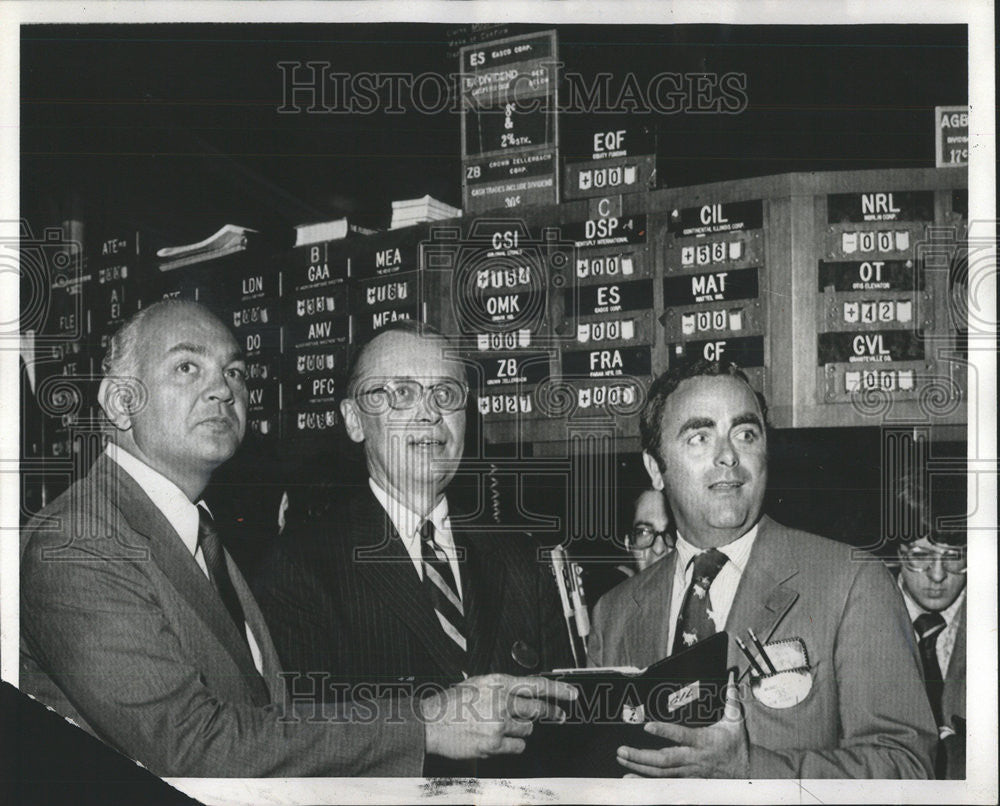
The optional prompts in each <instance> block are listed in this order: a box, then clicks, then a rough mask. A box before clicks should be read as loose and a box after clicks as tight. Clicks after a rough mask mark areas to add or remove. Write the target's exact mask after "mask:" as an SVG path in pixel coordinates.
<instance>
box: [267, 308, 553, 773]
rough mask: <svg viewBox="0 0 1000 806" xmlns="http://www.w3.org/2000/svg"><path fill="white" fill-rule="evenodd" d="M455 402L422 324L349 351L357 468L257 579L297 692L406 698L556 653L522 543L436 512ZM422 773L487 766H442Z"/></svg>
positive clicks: (443, 502) (450, 453) (457, 379)
mask: <svg viewBox="0 0 1000 806" xmlns="http://www.w3.org/2000/svg"><path fill="white" fill-rule="evenodd" d="M468 398H469V387H468V385H467V381H466V377H465V371H464V367H463V365H462V364H461V362H460V361H458V360H457V359H456V358H455V357H454V349H453V347H452V345H451V344H450V342H449V341H448V340H447V339H446V338H445V337H444V336H442V335H441V334H440V333H438V332H437V331H434V330H433V329H432V328H430V327H428V326H426V325H420V324H417V323H414V322H409V321H406V320H404V321H399V322H394V323H392V324H390V325H388V326H387V327H385V328H383V329H382V330H380V331H378V332H377V333H376V335H375V336H374V337H373V338H372V339H371V340H370V341H369V342H368V343H367V344H365V345H364V346H362V348H361V349H360V350H359V352H358V354H357V355H356V357H355V360H354V363H353V365H352V368H351V370H350V372H349V377H348V382H347V387H346V396H345V398H344V399H343V401H342V402H341V406H340V411H341V414H342V416H343V419H344V425H345V428H346V431H347V435H348V437H349V438H350V439H351V440H352V441H353V442H355V443H359V444H360V445H361V446H362V448H363V451H364V459H365V466H366V469H367V475H368V478H367V480H366V482H365V483H363V484H362V485H360V486H347V487H342V488H341V489H339V490H338V491H336V492H335V493H334V494H333V496H332V500H331V502H330V506H329V507H328V509H327V510H326V514H325V515H324V516H322V517H319V518H313V519H310V520H307V521H303V522H301V523H299V524H296V525H294V526H293V527H291V528H289V529H286V531H285V533H284V534H283V535H282V536H281V539H280V541H279V543H278V545H277V546H276V548H275V551H274V552H273V553H272V555H271V556H270V557H269V558H268V559H267V560H266V561H265V563H264V566H263V568H262V572H261V574H260V577H259V581H258V582H259V584H258V586H257V593H258V596H259V599H260V602H261V608H262V610H263V612H264V614H265V617H266V619H267V621H268V624H269V626H270V627H271V630H272V633H273V634H274V637H275V644H276V646H277V648H278V653H279V656H280V657H281V659H282V662H283V664H284V666H285V668H286V669H289V670H291V671H293V672H297V673H299V678H298V679H297V680H293V681H291V684H292V688H293V692H294V693H295V695H296V697H297V698H299V699H301V698H313V699H315V700H318V701H323V702H326V703H329V702H331V701H332V702H342V701H348V700H355V701H356V700H358V699H368V698H371V697H380V696H388V697H392V696H408V695H411V694H412V695H415V696H417V697H420V696H421V695H422V694H423V693H425V692H432V691H435V690H438V689H440V688H441V687H442V686H448V685H451V684H453V683H458V682H461V681H462V680H463V679H464V678H466V677H471V676H474V675H483V674H489V673H496V672H500V673H507V672H516V673H517V674H526V673H532V672H540V671H544V670H546V669H551V668H553V667H558V666H566V665H568V664H569V663H570V649H569V644H568V641H567V638H566V634H565V628H564V624H563V621H562V615H561V610H560V607H559V599H558V592H557V590H556V587H555V581H554V579H553V577H552V575H551V573H550V572H549V571H548V568H547V566H546V565H545V564H544V563H542V562H540V561H539V559H538V551H537V548H538V546H537V545H536V544H535V543H534V542H533V541H532V540H531V539H530V538H528V537H527V536H525V535H523V534H516V533H510V532H509V531H508V532H505V533H504V532H498V531H497V527H496V525H492V526H489V527H485V528H476V527H474V526H471V525H469V524H468V523H467V522H466V521H465V520H459V519H458V518H457V517H456V518H453V516H452V512H453V510H452V508H451V507H450V505H449V504H450V502H449V498H448V495H447V494H446V491H447V490H448V487H449V485H450V483H451V482H452V480H453V478H454V477H455V474H456V471H457V470H458V466H459V463H460V461H461V459H462V453H463V447H464V436H465V421H466V407H467V404H468ZM524 763H525V764H527V763H528V762H527V761H526V760H525V761H524ZM424 772H425V774H426V775H470V774H478V775H481V776H484V775H485V776H488V775H492V774H500V771H495V770H491V769H488V768H486V767H480V768H476V769H471V768H469V767H467V766H457V765H452V764H450V763H447V762H446V761H445V760H440V763H438V760H435V761H434V763H433V764H430V765H427V766H425V770H424ZM502 772H503V774H506V775H513V774H528V773H531V772H533V770H532V769H530V768H528V767H525V768H523V769H518V768H514V767H511V766H509V765H508V766H505V767H504V769H503V770H502Z"/></svg>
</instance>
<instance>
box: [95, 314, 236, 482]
mask: <svg viewBox="0 0 1000 806" xmlns="http://www.w3.org/2000/svg"><path fill="white" fill-rule="evenodd" d="M104 367H105V373H106V374H105V378H104V380H103V381H102V382H101V389H100V403H101V407H102V408H103V409H104V411H105V414H106V415H107V417H108V420H109V422H110V423H111V424H112V425H113V426H114V428H115V432H114V439H115V441H116V442H117V443H118V444H119V445H120V446H121V447H122V448H124V449H125V450H127V451H128V452H129V453H131V454H132V455H133V456H135V457H136V458H138V459H140V460H141V461H143V462H145V463H146V464H147V465H149V466H150V467H152V468H153V469H154V470H156V471H158V472H159V473H161V474H162V475H164V476H165V477H166V478H168V479H169V480H170V481H172V482H173V483H174V484H176V485H177V486H178V487H179V488H180V489H181V490H182V491H183V492H184V493H186V494H187V495H188V497H189V498H191V499H192V500H194V499H195V498H196V497H197V496H199V495H200V494H201V491H202V490H203V489H204V487H205V485H206V484H207V483H208V480H209V478H210V477H211V474H212V472H213V471H214V470H215V468H217V467H218V466H219V465H220V464H222V463H223V462H225V461H226V460H227V459H229V458H230V457H232V455H233V454H234V453H235V452H236V449H237V448H238V447H239V444H240V441H241V440H242V439H243V433H244V430H245V428H246V411H247V397H248V395H247V388H246V364H245V362H244V360H243V354H242V352H241V351H240V349H239V346H238V345H237V343H236V340H235V339H234V338H233V335H232V333H230V332H229V330H228V328H227V327H226V326H225V325H224V324H223V323H222V321H221V320H219V319H218V317H216V316H215V315H214V314H212V313H211V312H210V311H209V310H208V309H207V308H205V307H203V306H201V305H198V304H197V303H194V302H182V301H169V302H162V303H157V304H155V305H151V306H150V307H149V308H146V309H144V310H142V311H140V313H139V314H136V315H135V316H134V317H133V318H132V319H130V320H129V321H128V322H127V323H126V324H125V325H124V326H123V327H122V328H121V330H120V331H119V332H118V333H116V334H115V336H114V337H113V338H112V340H111V344H110V347H109V349H108V355H107V357H106V358H105V361H104Z"/></svg>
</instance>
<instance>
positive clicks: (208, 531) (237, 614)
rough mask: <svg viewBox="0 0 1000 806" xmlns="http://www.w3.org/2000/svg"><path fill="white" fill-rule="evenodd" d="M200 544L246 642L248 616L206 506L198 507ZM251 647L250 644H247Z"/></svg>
mask: <svg viewBox="0 0 1000 806" xmlns="http://www.w3.org/2000/svg"><path fill="white" fill-rule="evenodd" d="M198 545H199V546H201V553H202V556H203V557H204V558H205V565H206V566H207V567H208V575H209V577H210V578H211V580H212V585H214V586H215V589H216V590H217V591H218V592H219V596H220V597H221V599H222V603H223V604H224V605H225V606H226V610H228V611H229V615H230V616H231V617H232V619H233V623H234V624H235V625H236V632H237V633H239V635H240V637H241V638H242V639H243V641H244V643H246V642H247V629H246V617H245V616H244V615H243V607H242V606H241V605H240V599H239V597H238V596H237V595H236V589H235V588H234V587H233V581H232V580H231V579H230V578H229V571H228V569H227V568H226V555H225V553H224V552H223V549H222V541H221V540H220V539H219V533H218V531H217V530H216V528H215V521H213V520H212V516H211V515H209V514H208V512H207V511H206V510H205V508H204V507H201V506H200V507H198ZM247 647H248V648H249V644H247Z"/></svg>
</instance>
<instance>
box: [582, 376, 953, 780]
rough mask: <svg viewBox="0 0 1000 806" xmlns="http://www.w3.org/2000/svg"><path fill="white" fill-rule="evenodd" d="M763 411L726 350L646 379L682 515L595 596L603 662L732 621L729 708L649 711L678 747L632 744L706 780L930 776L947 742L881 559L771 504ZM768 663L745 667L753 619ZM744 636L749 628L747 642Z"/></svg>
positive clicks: (653, 422) (658, 456)
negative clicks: (698, 722) (937, 747)
mask: <svg viewBox="0 0 1000 806" xmlns="http://www.w3.org/2000/svg"><path fill="white" fill-rule="evenodd" d="M765 415H766V408H765V406H764V402H763V398H761V397H760V396H759V395H757V394H756V393H755V392H754V391H753V389H752V388H751V387H750V385H749V382H748V381H747V379H746V376H745V375H744V374H743V373H742V372H741V371H740V370H739V369H737V368H736V367H735V366H733V365H731V364H726V363H711V362H708V361H698V362H695V363H693V364H682V365H680V366H678V367H676V368H674V369H672V370H671V371H670V372H668V373H666V374H665V375H662V376H661V377H659V378H658V379H657V380H656V381H655V382H654V383H653V385H652V386H651V387H650V390H649V395H648V398H647V401H646V405H645V407H644V409H643V412H642V417H641V421H640V422H641V432H642V445H643V449H644V453H643V461H644V463H645V465H646V469H647V471H648V473H649V476H650V479H651V480H652V482H653V486H654V487H655V488H656V489H662V490H664V491H665V493H666V496H667V501H668V503H669V504H670V509H671V512H672V513H673V515H674V518H675V519H676V527H677V543H676V546H675V550H674V552H673V553H672V554H670V555H669V556H667V557H665V558H664V559H662V560H660V561H659V562H657V563H654V564H653V565H652V566H651V567H650V568H648V569H647V570H646V571H644V572H642V573H640V574H638V575H637V576H635V577H633V578H632V579H630V580H628V581H626V582H625V583H623V584H621V585H619V586H618V587H617V588H615V589H613V590H612V591H610V592H609V593H608V594H606V595H605V596H604V597H603V598H602V599H601V601H600V602H599V603H598V605H597V607H596V609H595V615H594V627H593V630H592V633H591V640H590V644H589V647H588V650H589V654H590V659H591V662H592V663H593V664H595V665H599V666H603V665H609V664H614V665H624V664H627V665H635V666H639V667H643V666H646V665H648V664H650V663H653V662H655V661H658V660H660V659H661V658H663V657H665V656H667V655H670V654H672V653H674V652H677V651H678V650H680V649H683V648H684V647H685V646H689V645H691V644H693V643H695V642H696V641H699V640H702V639H703V638H705V637H707V636H709V635H711V634H712V633H714V632H717V631H718V630H721V629H725V630H726V631H727V633H728V634H729V636H730V638H729V640H730V645H729V657H728V661H729V666H730V667H737V669H738V670H739V671H740V672H741V674H740V677H741V678H744V676H745V679H744V680H743V686H742V688H737V686H736V685H734V684H733V683H732V682H731V683H730V685H729V686H727V690H726V697H727V715H726V717H725V718H723V719H722V720H720V721H719V722H717V723H715V724H713V725H710V726H708V727H701V728H696V727H685V726H680V725H674V724H668V723H659V722H650V723H648V724H647V725H646V730H647V731H648V732H649V733H651V734H654V735H655V736H658V737H660V738H663V739H667V740H670V741H671V742H672V743H673V744H672V746H667V747H664V748H662V749H639V748H633V747H623V748H619V750H618V761H619V763H620V764H621V765H622V767H623V768H625V770H628V771H631V772H632V773H634V774H640V775H648V776H666V777H700V778H922V777H927V776H928V775H929V774H930V772H931V761H930V757H931V748H932V746H933V743H934V741H935V739H936V732H935V730H934V724H933V719H932V718H931V713H930V708H929V707H928V705H927V703H926V697H925V696H924V693H923V684H922V682H921V679H920V670H919V666H918V662H917V658H916V652H915V647H914V641H913V634H912V628H911V627H910V622H909V619H908V618H907V616H906V611H905V608H903V606H902V602H901V601H900V598H899V595H898V593H897V591H896V590H895V589H894V586H893V582H892V578H891V576H890V575H889V574H888V572H887V571H886V569H885V568H884V566H883V565H882V563H880V562H879V561H877V560H876V559H875V558H873V557H869V556H867V555H865V554H864V553H861V552H852V550H851V548H850V547H848V546H846V545H842V544H840V543H836V542H834V541H830V540H825V539H823V538H820V537H817V536H815V535H810V534H806V533H804V532H799V531H796V530H793V529H789V528H787V527H785V526H782V525H781V524H778V523H776V522H775V521H773V520H771V519H770V518H768V517H767V516H765V515H763V514H762V506H763V501H764V491H765V488H766V486H767V432H766V429H765V422H766V419H765ZM750 629H752V630H753V631H754V634H755V635H756V636H757V637H758V638H759V639H760V641H761V642H762V643H763V644H764V645H765V654H767V655H768V657H769V658H770V659H771V660H772V662H773V663H774V664H775V667H774V670H773V671H772V670H771V669H770V668H769V667H768V666H767V662H766V661H765V660H764V658H763V656H762V655H761V654H760V653H759V652H758V653H754V662H755V663H756V664H757V665H758V666H759V667H760V669H761V670H762V671H763V672H765V674H761V673H759V672H758V671H756V670H754V671H753V672H752V673H748V667H750V662H749V661H748V659H747V657H746V656H744V654H743V652H742V651H741V649H740V648H739V646H738V644H737V643H736V639H737V638H741V639H743V640H745V641H748V638H749V635H748V631H749V630H750ZM748 642H749V641H748Z"/></svg>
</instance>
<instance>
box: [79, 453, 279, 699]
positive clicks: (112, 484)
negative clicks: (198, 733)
mask: <svg viewBox="0 0 1000 806" xmlns="http://www.w3.org/2000/svg"><path fill="white" fill-rule="evenodd" d="M94 471H95V473H97V474H102V475H103V476H104V477H105V478H104V479H103V480H102V481H104V482H105V483H107V484H108V485H109V486H108V487H107V488H106V489H109V490H112V491H117V501H116V504H117V508H118V510H119V512H120V513H121V516H122V517H123V518H124V519H125V521H126V522H127V523H128V525H129V528H131V529H132V531H134V532H136V533H137V534H139V535H142V536H143V537H145V538H147V539H148V540H149V547H150V553H151V555H152V559H153V562H154V563H155V564H156V566H157V568H159V569H160V571H162V572H163V574H164V575H165V576H166V577H167V579H168V580H170V583H171V584H172V585H173V586H174V588H175V589H176V590H177V592H178V593H179V594H180V595H181V596H182V597H183V598H184V600H185V601H186V602H187V603H188V605H189V606H190V607H191V609H192V610H193V611H194V613H195V615H196V616H197V617H198V618H199V619H201V620H202V621H203V622H204V623H205V626H206V627H208V629H209V630H211V632H212V634H213V635H214V636H215V637H216V639H217V640H218V642H219V643H220V644H221V645H222V646H223V647H224V648H225V649H226V651H227V652H228V653H229V655H230V656H231V657H232V659H233V661H234V662H235V663H236V665H237V667H238V668H239V670H240V674H241V675H242V676H243V678H244V679H245V680H246V681H247V683H248V685H249V686H250V688H251V691H252V692H254V694H255V696H256V695H258V694H259V693H260V691H261V686H260V676H259V675H258V674H257V669H256V668H255V667H254V665H253V658H252V656H251V655H250V650H249V648H248V647H247V645H246V642H245V641H243V639H242V638H241V637H240V635H239V633H238V632H237V631H236V625H235V624H233V620H232V618H231V617H230V616H229V613H228V611H227V610H226V607H225V605H224V604H223V603H222V599H221V598H220V597H219V595H218V593H216V591H215V589H214V588H213V587H212V583H211V582H209V580H208V577H206V576H205V574H204V572H202V570H201V568H199V567H198V563H197V562H196V561H195V559H194V557H193V556H192V555H191V553H190V552H189V551H188V550H187V547H186V546H185V545H184V542H183V541H182V540H181V538H180V535H178V534H177V532H175V531H174V528H173V527H172V526H171V525H170V522H169V521H168V520H167V519H166V517H165V516H164V515H163V513H162V512H160V510H159V509H158V508H157V506H156V505H155V504H154V503H153V502H152V500H151V499H150V498H149V496H148V495H146V493H145V492H143V490H142V488H141V487H140V486H139V485H138V484H137V483H136V482H135V480H134V479H133V478H132V477H131V476H130V475H129V474H128V473H127V472H126V471H125V470H123V469H122V468H120V467H118V465H116V464H113V460H112V459H109V458H108V457H106V456H101V458H100V459H99V460H98V463H97V464H96V465H95V468H94ZM113 494H114V493H113ZM233 567H234V565H233V564H232V563H230V564H229V568H230V569H232V568H233ZM240 580H241V582H242V577H241V578H240ZM244 588H245V585H244Z"/></svg>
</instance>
